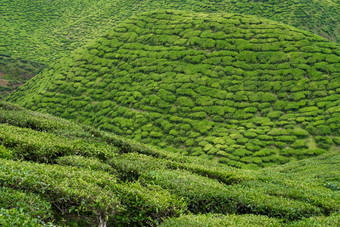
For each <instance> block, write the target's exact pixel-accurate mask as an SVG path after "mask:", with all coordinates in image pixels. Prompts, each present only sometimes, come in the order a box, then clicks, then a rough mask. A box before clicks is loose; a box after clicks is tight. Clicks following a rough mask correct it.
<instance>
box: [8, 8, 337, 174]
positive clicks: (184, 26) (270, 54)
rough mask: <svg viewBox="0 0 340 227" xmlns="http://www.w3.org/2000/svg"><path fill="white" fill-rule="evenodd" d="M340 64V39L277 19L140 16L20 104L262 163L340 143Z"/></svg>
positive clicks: (57, 69)
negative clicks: (274, 20) (298, 27)
mask: <svg viewBox="0 0 340 227" xmlns="http://www.w3.org/2000/svg"><path fill="white" fill-rule="evenodd" d="M339 59H340V57H339V46H338V45H337V44H335V43H332V42H330V41H328V40H326V39H323V38H321V37H320V36H316V35H313V34H312V33H309V32H306V31H303V30H299V29H296V28H294V27H291V26H287V25H284V24H280V23H277V22H273V21H269V20H266V19H260V18H258V17H254V16H242V15H239V14H205V13H187V12H182V11H167V10H165V11H164V10H163V11H155V12H151V13H145V14H142V15H139V16H135V17H132V18H130V19H129V20H127V21H126V22H124V23H122V24H120V25H119V26H117V27H115V28H114V29H113V31H111V32H109V33H108V34H106V35H105V36H103V37H101V38H98V39H96V40H93V41H92V42H91V43H89V44H88V45H87V46H85V47H82V48H79V49H77V50H76V51H74V52H73V53H72V54H71V55H70V56H69V57H65V58H63V59H61V60H60V61H58V62H56V63H54V64H53V65H51V67H49V68H48V69H46V70H44V71H43V72H42V73H40V74H39V75H37V76H36V77H34V78H33V79H32V80H31V81H30V82H28V83H27V84H25V85H24V86H23V87H21V88H20V89H18V90H17V91H16V92H14V93H13V94H11V95H10V96H9V98H8V100H9V101H11V102H15V103H19V104H22V105H23V106H25V107H27V108H31V109H32V110H38V111H46V112H48V113H52V114H54V115H57V116H61V117H63V118H68V119H74V120H77V121H78V122H81V123H84V124H88V125H92V126H95V127H98V128H100V129H102V130H106V131H110V132H113V133H115V134H118V135H121V136H124V137H125V138H130V139H134V140H137V141H140V142H142V143H146V144H150V145H153V146H156V147H157V148H159V149H166V150H168V151H172V152H175V153H181V154H184V155H191V156H200V157H203V158H205V159H213V160H218V161H219V162H221V163H225V164H227V165H230V166H234V167H238V168H250V169H258V168H263V167H269V166H271V165H276V164H283V163H287V162H290V161H294V160H300V159H303V158H306V157H311V156H317V155H320V154H323V153H326V152H328V151H329V150H332V149H334V148H335V147H336V146H338V141H339V122H338V118H339V94H338V93H339V88H340V87H339V86H340V84H339V75H340V74H339ZM6 114H8V113H6ZM46 138H47V137H46ZM44 152H45V150H44ZM39 157H43V156H40V154H39Z"/></svg>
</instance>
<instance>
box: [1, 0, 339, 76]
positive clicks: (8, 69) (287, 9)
mask: <svg viewBox="0 0 340 227" xmlns="http://www.w3.org/2000/svg"><path fill="white" fill-rule="evenodd" d="M156 9H177V10H187V11H196V12H229V13H231V12H233V13H242V14H252V15H257V16H261V17H265V18H268V19H272V20H276V21H280V22H284V23H287V24H290V25H293V26H296V27H299V28H303V29H307V30H309V31H312V32H316V33H317V34H320V35H322V36H324V37H326V38H329V39H331V40H333V41H339V21H340V20H339V19H340V18H339V13H338V12H339V2H338V1H336V0H318V1H315V0H295V1H281V0H271V1H264V0H256V1H254V0H204V1H202V0H187V1H179V0H175V1H174V0H171V1H170V0H157V1H154V0H146V1H138V0H127V1H118V0H114V1H113V0H96V1H94V0H83V1H79V0H71V1H64V0H59V1H45V0H35V1H26V2H23V1H22V0H2V1H1V3H0V12H1V18H0V40H1V44H0V52H1V55H0V72H3V73H6V74H11V75H12V76H14V77H15V76H18V75H20V76H21V78H27V77H32V76H34V75H36V74H37V73H38V72H39V71H40V70H41V69H42V68H43V67H44V66H45V65H47V64H49V63H51V62H53V61H54V60H55V59H58V58H59V57H61V56H65V55H68V54H69V52H70V51H72V50H74V49H76V48H78V47H79V46H81V45H83V44H84V43H86V42H88V41H89V40H91V39H93V38H96V37H99V36H101V35H103V34H105V33H106V32H107V31H109V30H111V28H112V27H113V26H115V25H116V24H117V22H120V21H122V20H125V19H127V18H128V17H130V16H131V15H132V14H135V13H141V12H146V11H150V10H156ZM15 79H17V78H15ZM21 80H22V79H21Z"/></svg>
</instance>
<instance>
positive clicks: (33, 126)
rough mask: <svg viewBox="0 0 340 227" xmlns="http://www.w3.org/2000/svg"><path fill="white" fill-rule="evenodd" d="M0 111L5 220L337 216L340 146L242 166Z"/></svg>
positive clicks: (0, 218) (149, 221)
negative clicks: (258, 167) (307, 155)
mask: <svg viewBox="0 0 340 227" xmlns="http://www.w3.org/2000/svg"><path fill="white" fill-rule="evenodd" d="M0 114H1V115H0V116H1V118H0V123H1V127H0V128H1V129H2V130H3V131H2V132H1V133H0V135H1V138H0V144H1V145H0V207H1V210H0V223H1V225H2V226H13V225H27V226H39V225H41V226H45V225H49V226H51V225H99V224H105V223H106V224H107V225H108V226H113V225H124V226H126V225H134V224H138V225H148V226H156V225H159V224H162V226H178V225H185V226H199V225H198V224H200V225H202V226H216V225H222V224H223V225H229V224H230V225H253V226H263V225H276V226H286V225H287V226H290V225H292V226H305V225H309V224H311V223H312V224H327V225H328V226H336V225H337V224H338V223H339V218H338V217H339V216H338V213H339V210H340V206H339V204H340V203H339V200H340V198H339V189H340V185H339V182H340V179H339V174H338V173H339V167H340V166H339V163H340V155H339V151H338V150H334V151H331V152H328V153H326V154H323V155H320V156H319V157H315V158H311V159H306V160H302V161H298V162H291V163H289V164H286V165H282V166H277V167H270V168H264V169H262V170H256V171H255V170H242V169H236V168H233V167H228V166H226V165H222V164H218V163H217V162H213V161H209V160H203V159H200V158H197V157H185V156H182V155H179V154H174V153H172V152H167V151H164V150H157V149H154V148H152V147H149V146H146V145H142V144H139V143H136V142H133V141H130V140H126V139H124V138H122V137H119V136H117V135H114V134H110V133H107V132H103V131H99V130H96V129H94V128H91V127H88V126H83V125H77V124H75V123H72V122H69V121H66V120H63V119H60V118H57V117H52V116H50V115H47V114H39V113H36V112H32V111H29V110H26V109H23V108H22V107H19V106H16V105H12V104H8V103H0ZM51 138H54V140H53V141H51ZM40 144H41V145H40ZM71 144H74V146H73V147H72V146H71V147H70V145H71ZM77 144H81V146H80V147H77V146H76V145H77ZM43 145H44V146H43ZM94 145H95V147H96V148H97V151H94V150H93V149H94ZM42 146H43V147H42ZM43 150H44V151H46V152H45V153H48V154H49V155H48V156H47V155H44V152H43ZM42 152H43V153H42ZM27 154H30V155H27ZM41 154H42V155H41ZM40 156H41V157H40ZM306 173H308V174H306ZM46 223H48V224H46Z"/></svg>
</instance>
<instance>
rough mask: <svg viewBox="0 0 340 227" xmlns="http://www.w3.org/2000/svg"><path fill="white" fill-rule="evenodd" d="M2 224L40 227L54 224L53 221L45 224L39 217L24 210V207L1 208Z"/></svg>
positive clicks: (0, 220) (0, 223)
mask: <svg viewBox="0 0 340 227" xmlns="http://www.w3.org/2000/svg"><path fill="white" fill-rule="evenodd" d="M0 225H1V226H6V227H7V226H27V227H40V226H53V225H52V223H50V224H45V223H43V222H42V221H40V220H38V219H37V218H33V217H31V216H29V215H28V214H26V213H25V212H23V210H22V209H15V208H12V209H4V208H1V209H0Z"/></svg>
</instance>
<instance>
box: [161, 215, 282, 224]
mask: <svg viewBox="0 0 340 227" xmlns="http://www.w3.org/2000/svg"><path fill="white" fill-rule="evenodd" d="M267 225H268V226H281V224H280V222H279V221H278V220H277V219H274V218H268V217H267V216H260V215H220V214H202V215H183V216H180V217H179V218H171V219H169V220H166V221H165V222H164V223H162V224H161V225H160V226H162V227H170V226H190V227H191V226H192V227H193V226H198V227H203V226H205V227H214V226H267Z"/></svg>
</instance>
